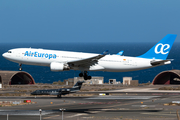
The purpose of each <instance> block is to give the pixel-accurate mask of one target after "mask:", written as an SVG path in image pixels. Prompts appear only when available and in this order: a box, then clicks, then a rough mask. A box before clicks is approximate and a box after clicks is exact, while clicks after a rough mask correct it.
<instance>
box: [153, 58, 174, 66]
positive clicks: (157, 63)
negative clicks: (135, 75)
mask: <svg viewBox="0 0 180 120" xmlns="http://www.w3.org/2000/svg"><path fill="white" fill-rule="evenodd" d="M171 61H173V59H167V60H160V61H155V60H153V61H151V65H152V66H156V65H160V64H170V63H171Z"/></svg>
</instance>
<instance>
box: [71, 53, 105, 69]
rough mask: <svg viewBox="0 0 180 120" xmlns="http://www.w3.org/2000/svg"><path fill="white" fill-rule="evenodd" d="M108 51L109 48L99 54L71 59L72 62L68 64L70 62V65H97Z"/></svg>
mask: <svg viewBox="0 0 180 120" xmlns="http://www.w3.org/2000/svg"><path fill="white" fill-rule="evenodd" d="M107 52H108V50H106V51H104V52H103V53H102V54H99V55H97V56H94V57H90V58H86V59H81V60H76V61H71V62H68V64H70V66H78V67H90V66H92V65H95V64H96V63H97V62H98V60H99V59H101V58H102V57H104V56H105V55H106V54H107Z"/></svg>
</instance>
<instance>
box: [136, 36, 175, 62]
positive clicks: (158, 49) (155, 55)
mask: <svg viewBox="0 0 180 120" xmlns="http://www.w3.org/2000/svg"><path fill="white" fill-rule="evenodd" d="M176 36H177V35H174V34H167V35H166V36H165V37H164V38H163V39H162V40H161V41H159V42H158V43H157V44H156V45H154V46H153V47H152V48H151V49H150V50H149V51H147V52H146V53H145V54H143V55H141V56H138V57H141V58H148V59H162V60H166V58H167V56H168V54H169V52H170V50H171V47H172V45H173V43H174V40H175V39H176Z"/></svg>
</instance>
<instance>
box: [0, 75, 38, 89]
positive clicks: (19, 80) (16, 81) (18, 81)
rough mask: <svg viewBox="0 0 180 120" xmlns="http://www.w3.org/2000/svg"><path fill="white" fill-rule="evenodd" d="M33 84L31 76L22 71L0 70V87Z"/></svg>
mask: <svg viewBox="0 0 180 120" xmlns="http://www.w3.org/2000/svg"><path fill="white" fill-rule="evenodd" d="M25 84H35V81H34V79H33V77H32V76H31V75H30V74H29V73H27V72H24V71H0V87H2V86H4V85H25Z"/></svg>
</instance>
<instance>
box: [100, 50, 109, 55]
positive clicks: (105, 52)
mask: <svg viewBox="0 0 180 120" xmlns="http://www.w3.org/2000/svg"><path fill="white" fill-rule="evenodd" d="M108 52H109V50H105V51H104V52H103V53H102V54H101V55H107V54H108Z"/></svg>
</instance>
